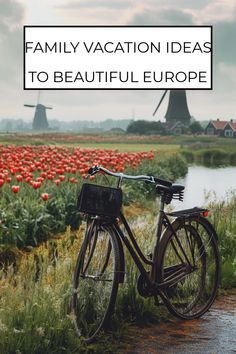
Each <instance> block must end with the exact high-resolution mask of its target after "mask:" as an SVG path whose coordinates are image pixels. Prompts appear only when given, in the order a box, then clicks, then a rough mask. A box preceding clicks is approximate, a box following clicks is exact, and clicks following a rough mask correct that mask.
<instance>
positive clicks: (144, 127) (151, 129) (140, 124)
mask: <svg viewBox="0 0 236 354" xmlns="http://www.w3.org/2000/svg"><path fill="white" fill-rule="evenodd" d="M126 132H127V133H128V134H139V135H151V134H163V133H165V128H164V126H163V123H161V122H155V121H151V122H150V121H146V120H137V121H134V122H131V123H130V124H129V126H128V127H127V130H126Z"/></svg>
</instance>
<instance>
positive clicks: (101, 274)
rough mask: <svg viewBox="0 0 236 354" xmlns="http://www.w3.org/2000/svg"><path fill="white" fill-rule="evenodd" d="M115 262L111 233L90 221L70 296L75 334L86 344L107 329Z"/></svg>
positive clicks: (114, 291) (115, 283) (114, 287)
mask: <svg viewBox="0 0 236 354" xmlns="http://www.w3.org/2000/svg"><path fill="white" fill-rule="evenodd" d="M119 262H120V258H119V248H118V246H117V243H116V239H115V238H114V236H113V233H112V231H111V230H109V229H106V228H105V227H103V226H102V225H99V224H98V223H97V222H96V221H93V222H91V224H90V225H89V226H88V227H87V231H86V234H85V239H84V242H83V244H82V247H81V250H80V253H79V256H78V259H77V264H76V269H75V273H74V281H73V295H72V313H73V315H74V324H75V328H76V332H77V335H78V336H80V337H82V338H83V339H84V341H85V342H87V343H91V342H92V341H93V340H94V339H95V336H96V335H97V334H98V333H99V332H100V331H101V329H106V328H107V327H108V323H109V319H110V317H111V314H112V312H113V309H114V305H115V300H116V295H117V291H118V283H119V279H118V277H119V269H120V266H119Z"/></svg>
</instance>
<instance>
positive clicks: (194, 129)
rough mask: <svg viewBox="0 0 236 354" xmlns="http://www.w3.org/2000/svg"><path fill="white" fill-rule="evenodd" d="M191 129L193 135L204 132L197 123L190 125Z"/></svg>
mask: <svg viewBox="0 0 236 354" xmlns="http://www.w3.org/2000/svg"><path fill="white" fill-rule="evenodd" d="M189 129H190V131H191V133H192V134H201V133H202V132H203V127H202V126H201V124H200V123H199V122H197V121H195V122H193V123H192V124H190V126H189Z"/></svg>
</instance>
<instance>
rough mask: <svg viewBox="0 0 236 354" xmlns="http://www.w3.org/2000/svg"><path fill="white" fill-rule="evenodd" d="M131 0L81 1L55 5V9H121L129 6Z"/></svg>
mask: <svg viewBox="0 0 236 354" xmlns="http://www.w3.org/2000/svg"><path fill="white" fill-rule="evenodd" d="M131 2H132V0H129V1H127V0H112V1H111V0H81V1H70V2H67V3H64V4H61V5H56V8H60V9H69V10H74V9H81V8H87V9H91V8H92V9H94V8H101V7H102V8H112V9H123V8H127V7H128V6H129V3H131Z"/></svg>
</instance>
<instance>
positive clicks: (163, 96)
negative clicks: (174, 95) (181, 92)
mask: <svg viewBox="0 0 236 354" xmlns="http://www.w3.org/2000/svg"><path fill="white" fill-rule="evenodd" d="M167 91H168V90H165V92H164V93H163V95H162V97H161V99H160V102H159V103H158V105H157V108H156V109H155V111H154V112H153V116H155V114H156V112H157V110H158V108H159V107H160V105H161V103H162V101H163V100H164V98H165V95H166V94H167Z"/></svg>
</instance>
